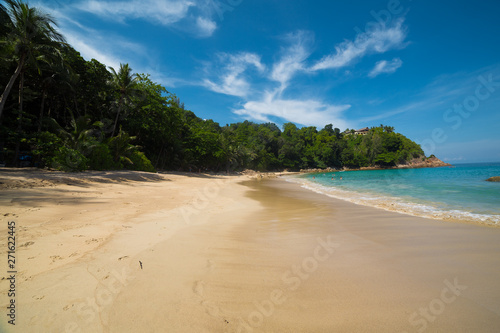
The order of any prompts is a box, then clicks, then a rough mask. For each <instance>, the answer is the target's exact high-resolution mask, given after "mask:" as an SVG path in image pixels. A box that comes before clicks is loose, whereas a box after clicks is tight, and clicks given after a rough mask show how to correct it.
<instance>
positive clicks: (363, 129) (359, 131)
mask: <svg viewBox="0 0 500 333" xmlns="http://www.w3.org/2000/svg"><path fill="white" fill-rule="evenodd" d="M369 131H370V129H369V128H368V127H365V128H362V129H359V130H357V131H356V132H354V134H361V135H366V134H368V132H369Z"/></svg>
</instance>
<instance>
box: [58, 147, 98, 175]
mask: <svg viewBox="0 0 500 333" xmlns="http://www.w3.org/2000/svg"><path fill="white" fill-rule="evenodd" d="M88 163H89V160H88V159H87V158H86V157H85V156H83V154H82V153H80V152H79V151H78V150H75V149H71V148H68V147H66V146H62V147H60V148H59V149H58V150H57V151H56V153H55V156H54V158H53V159H52V167H53V168H54V169H57V170H62V171H84V170H87V169H88Z"/></svg>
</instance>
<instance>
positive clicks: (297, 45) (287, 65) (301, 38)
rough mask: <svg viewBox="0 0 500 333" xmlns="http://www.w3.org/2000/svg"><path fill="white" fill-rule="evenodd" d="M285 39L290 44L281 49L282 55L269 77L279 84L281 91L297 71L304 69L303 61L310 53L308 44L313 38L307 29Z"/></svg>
mask: <svg viewBox="0 0 500 333" xmlns="http://www.w3.org/2000/svg"><path fill="white" fill-rule="evenodd" d="M285 39H286V40H287V42H288V43H289V44H290V45H289V46H288V47H286V48H283V49H282V57H281V59H280V60H279V61H278V62H277V63H275V64H274V65H273V70H272V72H271V79H272V80H274V81H277V82H279V83H280V84H281V91H283V90H284V89H286V87H287V86H288V82H289V81H290V80H291V78H292V77H293V76H294V75H295V74H296V73H297V72H299V71H302V70H305V68H306V66H305V61H306V60H307V58H308V57H309V56H310V54H311V51H310V49H311V47H310V45H311V44H312V42H313V40H314V38H313V35H312V33H310V32H307V31H298V32H295V33H292V34H289V35H287V36H286V38H285Z"/></svg>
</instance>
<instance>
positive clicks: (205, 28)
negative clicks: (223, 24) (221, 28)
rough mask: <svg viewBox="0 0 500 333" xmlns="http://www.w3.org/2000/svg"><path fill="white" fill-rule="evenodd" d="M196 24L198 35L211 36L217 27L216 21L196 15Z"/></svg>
mask: <svg viewBox="0 0 500 333" xmlns="http://www.w3.org/2000/svg"><path fill="white" fill-rule="evenodd" d="M196 26H197V28H198V31H199V36H200V37H209V36H212V34H213V33H214V31H215V29H217V23H215V21H213V20H211V19H208V18H204V17H198V18H197V19H196Z"/></svg>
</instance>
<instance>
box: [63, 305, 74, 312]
mask: <svg viewBox="0 0 500 333" xmlns="http://www.w3.org/2000/svg"><path fill="white" fill-rule="evenodd" d="M73 306H74V304H68V305H66V306H65V307H64V308H63V310H64V311H68V310H69V309H70V308H72V307H73Z"/></svg>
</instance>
